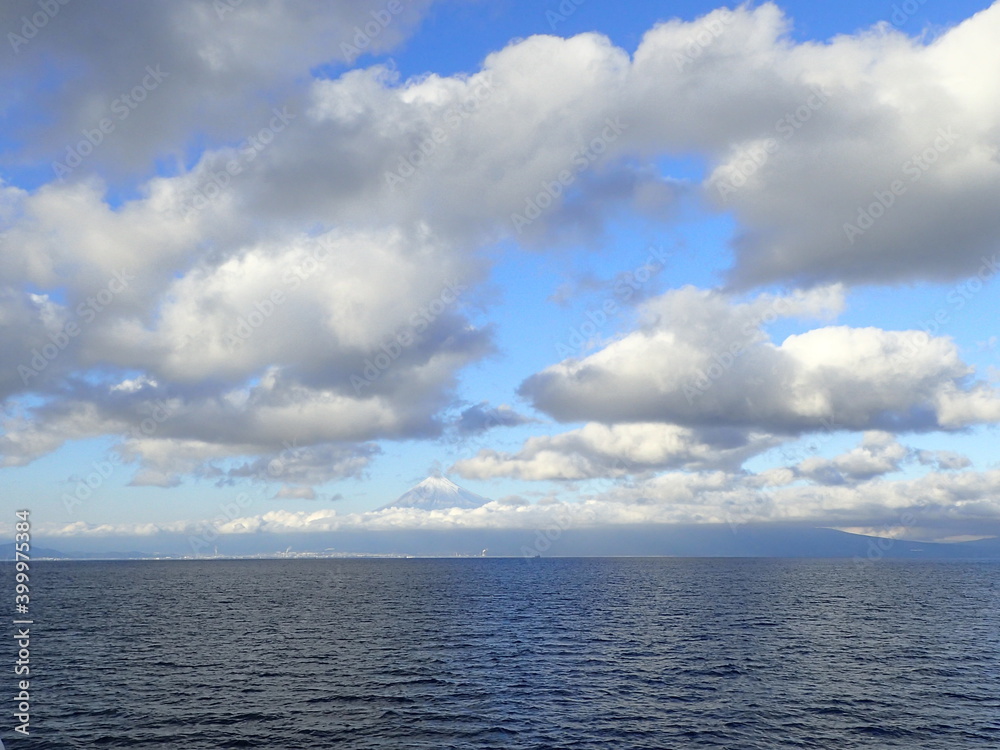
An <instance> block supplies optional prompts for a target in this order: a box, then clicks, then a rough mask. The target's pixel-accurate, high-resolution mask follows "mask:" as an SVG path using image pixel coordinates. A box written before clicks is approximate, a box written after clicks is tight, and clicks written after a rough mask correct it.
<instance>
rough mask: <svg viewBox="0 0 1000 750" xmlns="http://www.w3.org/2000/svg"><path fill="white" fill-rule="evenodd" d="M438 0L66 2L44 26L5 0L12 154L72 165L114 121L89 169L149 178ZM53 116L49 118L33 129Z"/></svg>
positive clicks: (377, 44)
mask: <svg viewBox="0 0 1000 750" xmlns="http://www.w3.org/2000/svg"><path fill="white" fill-rule="evenodd" d="M429 5H430V3H429V2H428V0H413V1H412V2H405V3H400V4H398V6H396V7H398V8H399V12H398V13H387V10H386V8H387V6H386V3H385V2H384V0H334V1H333V2H312V1H309V2H297V1H294V0H268V1H267V2H263V3H253V4H250V3H242V2H229V0H223V1H221V2H217V3H206V2H199V1H198V0H150V1H149V2H143V3H129V4H125V5H122V6H120V7H118V6H116V7H115V8H114V12H107V11H106V9H102V8H99V7H97V6H94V5H91V4H88V3H65V4H63V3H60V4H59V6H58V8H56V9H55V12H54V14H52V17H51V20H49V21H48V22H47V23H46V24H45V25H44V26H42V27H41V28H35V29H32V28H28V29H27V30H25V28H24V27H25V26H26V24H25V19H26V18H27V19H30V18H32V17H33V15H35V14H36V13H37V12H38V11H39V9H40V6H39V5H38V3H37V2H34V1H33V0H14V1H13V2H8V3H4V5H3V8H2V10H0V27H2V28H3V29H5V30H9V33H10V34H12V35H13V37H11V36H8V35H5V39H6V40H7V42H8V44H9V45H11V47H12V50H11V49H9V50H7V51H6V53H5V59H6V63H5V65H4V67H3V70H2V72H0V87H2V88H3V90H4V91H5V92H7V95H8V102H9V103H10V104H9V105H8V106H7V107H6V108H5V112H4V115H5V120H7V122H8V123H9V125H8V128H9V130H10V132H11V135H12V136H15V137H17V138H18V139H19V140H20V141H21V148H19V149H18V151H17V152H16V153H7V154H5V155H4V157H5V161H6V162H7V163H8V164H10V163H12V162H14V163H17V162H20V163H32V162H34V163H39V162H41V163H44V164H46V165H48V163H49V162H51V161H53V159H59V160H62V161H65V158H66V150H67V149H68V148H73V147H75V146H76V144H77V143H78V142H79V141H80V140H81V133H84V134H85V133H86V132H87V131H100V122H101V120H102V119H104V120H107V121H109V123H110V127H111V130H110V131H107V132H106V133H105V134H104V135H103V136H102V139H101V140H100V141H98V143H97V145H96V146H95V147H94V148H93V149H92V153H90V154H89V155H88V156H87V157H86V158H85V160H84V162H83V164H82V166H81V167H80V168H79V172H80V173H85V174H93V173H95V172H96V173H103V172H104V171H105V170H106V169H108V168H111V169H112V170H113V171H115V172H116V173H118V174H121V173H122V171H123V170H138V171H139V172H140V173H145V172H146V170H147V169H148V168H149V167H150V166H151V165H152V164H153V163H154V160H155V159H156V158H158V157H165V156H170V157H173V158H174V159H176V160H177V161H178V162H182V160H183V155H184V153H185V151H186V150H187V149H188V148H189V147H192V146H195V145H196V140H195V139H196V137H201V138H205V139H207V141H208V142H209V143H214V144H219V143H224V142H227V141H230V140H238V139H240V138H243V137H246V136H248V135H251V134H252V133H251V132H248V125H247V123H252V122H255V120H256V118H257V117H259V116H261V115H263V114H264V113H266V112H268V111H269V110H270V107H271V106H273V105H274V104H284V103H287V101H288V98H289V97H290V98H292V99H294V98H295V97H300V96H301V95H302V93H303V92H302V84H301V83H299V82H300V81H302V79H303V73H305V72H306V71H308V70H309V69H311V68H313V67H316V66H320V65H323V64H328V63H334V64H337V63H340V64H341V65H342V64H344V63H346V62H353V61H354V60H355V59H356V58H357V56H358V54H359V51H356V50H352V47H354V48H356V44H361V45H362V46H363V51H364V52H365V53H376V54H377V53H382V52H385V51H386V50H389V49H391V48H392V47H394V46H395V45H397V44H399V43H400V42H401V41H402V40H404V39H405V38H406V37H407V36H408V35H409V33H411V32H412V30H413V29H414V27H415V25H416V24H417V23H418V22H419V20H420V18H421V17H422V15H423V14H424V13H425V11H426V9H427V7H428V6H429ZM379 15H381V16H382V18H381V19H378V18H375V17H374V16H379ZM373 23H374V25H373ZM359 26H360V27H361V29H359V28H358V27H359ZM376 27H377V28H376ZM366 28H367V29H368V30H369V32H372V31H373V32H374V33H365V32H364V30H365V29H366ZM32 31H34V33H32ZM123 40H124V41H123ZM148 68H152V69H153V70H155V71H157V76H155V77H151V76H150V73H149V71H148ZM144 82H145V86H144ZM43 114H44V117H45V121H46V123H47V126H46V127H45V128H37V127H35V126H34V124H35V123H37V122H38V121H39V119H40V117H41V116H42V115H43ZM193 123H197V128H195V127H193ZM255 131H256V129H254V132H255ZM98 135H99V136H100V135H101V133H100V132H98ZM94 140H97V136H94V137H93V138H92V141H94Z"/></svg>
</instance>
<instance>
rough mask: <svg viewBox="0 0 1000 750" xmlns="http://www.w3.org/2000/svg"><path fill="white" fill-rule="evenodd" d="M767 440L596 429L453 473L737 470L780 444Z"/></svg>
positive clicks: (477, 461)
mask: <svg viewBox="0 0 1000 750" xmlns="http://www.w3.org/2000/svg"><path fill="white" fill-rule="evenodd" d="M780 442H781V440H780V438H775V437H774V436H771V435H766V434H746V433H744V432H742V431H740V430H734V429H726V428H722V429H699V430H694V429H689V428H685V427H678V426H676V425H665V424H656V423H637V424H622V425H612V426H607V425H602V424H596V423H591V424H588V425H585V426H584V427H582V428H580V429H579V430H573V431H570V432H565V433H562V434H559V435H553V436H538V437H532V438H529V439H528V440H527V441H526V442H525V444H524V446H523V447H522V448H521V450H519V451H518V452H517V453H513V454H511V453H503V452H499V451H495V450H488V449H487V450H482V451H480V452H479V454H478V455H476V456H474V457H473V458H468V459H464V460H461V461H458V462H457V463H456V464H455V465H454V466H453V467H452V470H453V471H456V472H457V473H459V474H460V475H461V476H463V477H466V478H469V479H486V478H494V477H512V478H515V479H527V480H541V479H567V480H569V479H572V480H578V479H593V478H596V477H619V476H624V475H627V474H638V473H642V472H649V471H654V470H662V469H681V468H682V469H687V470H695V471H697V470H703V469H706V468H721V467H725V468H729V469H735V468H737V467H738V466H740V465H741V464H742V463H743V462H744V461H745V460H746V459H747V458H749V457H750V456H753V455H755V454H757V453H761V452H763V451H765V450H767V449H768V448H771V447H773V446H774V445H776V444H778V443H780Z"/></svg>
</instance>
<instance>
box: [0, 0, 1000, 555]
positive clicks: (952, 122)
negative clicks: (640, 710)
mask: <svg viewBox="0 0 1000 750" xmlns="http://www.w3.org/2000/svg"><path fill="white" fill-rule="evenodd" d="M0 31H2V32H3V36H4V39H3V40H2V44H3V49H2V50H0V60H2V63H0V123H2V124H0V257H2V259H3V262H2V264H0V399H2V400H3V412H2V415H0V478H2V482H3V485H2V486H3V488H4V492H3V504H4V506H5V511H4V517H3V518H0V529H4V530H6V531H9V532H10V533H11V534H12V533H13V524H14V522H15V521H16V519H15V518H14V511H15V510H17V509H20V508H30V509H31V511H32V520H33V524H34V527H33V528H34V532H35V534H36V535H37V536H38V537H39V538H41V539H43V540H45V541H46V542H47V543H49V544H50V545H51V546H55V547H59V548H69V549H73V548H75V547H79V546H81V545H83V544H84V543H86V544H90V545H98V546H100V545H108V546H109V547H112V548H113V547H120V546H121V544H124V543H125V541H126V540H127V542H128V544H129V545H131V547H133V548H136V549H138V548H142V549H145V550H147V551H156V550H157V549H158V548H159V547H158V545H159V544H160V542H161V541H162V540H164V539H166V538H168V537H170V538H171V539H174V538H178V537H180V538H184V539H186V540H187V541H188V542H189V543H190V544H189V546H192V549H194V547H195V546H197V545H196V544H194V542H196V541H197V540H204V539H207V538H209V537H210V538H211V539H212V541H213V543H214V542H216V541H217V540H218V539H223V540H224V539H226V538H236V537H240V539H241V542H242V543H243V545H244V547H245V546H246V542H247V539H248V538H250V536H251V535H252V538H253V540H254V543H253V544H254V545H256V546H257V547H259V548H260V549H261V550H264V549H270V548H271V547H273V546H274V544H275V543H276V540H277V539H278V538H279V537H280V536H281V535H283V534H285V535H287V534H292V533H316V534H323V533H330V532H334V531H341V532H342V531H357V532H359V533H367V532H372V533H375V532H378V531H380V530H381V531H387V530H391V531H393V532H409V531H420V530H426V531H433V532H446V531H448V530H463V531H467V530H469V529H491V530H497V529H501V530H502V529H522V530H524V529H538V528H558V529H570V528H586V529H590V530H594V529H597V530H599V531H602V532H606V533H607V534H608V535H612V536H613V535H614V533H615V529H616V528H622V527H623V526H624V525H629V524H631V525H636V524H638V525H643V526H645V525H671V524H673V525H676V524H729V525H730V526H731V527H734V528H735V527H738V526H740V525H743V524H752V523H794V524H802V525H807V526H811V527H817V528H835V529H843V530H850V531H855V532H861V533H870V534H876V535H881V536H891V537H899V538H906V539H916V540H927V541H963V540H969V539H977V538H984V537H993V536H997V535H1000V464H998V462H997V458H996V453H995V448H994V446H995V445H996V439H997V432H996V426H997V424H998V422H1000V384H998V377H1000V371H998V369H997V367H998V358H997V353H998V346H997V342H998V339H997V333H996V328H995V324H994V321H995V319H996V310H997V291H996V286H995V284H994V277H995V276H996V275H997V272H998V269H1000V243H998V238H1000V212H998V211H997V206H998V198H1000V161H998V143H1000V100H998V99H997V97H996V95H995V94H996V91H995V81H996V79H997V74H998V73H1000V48H998V47H997V45H996V43H995V40H996V38H997V35H998V33H1000V5H998V6H992V7H991V6H989V5H988V4H987V3H985V2H952V3H934V2H926V1H923V2H922V1H921V0H908V1H907V2H902V3H885V4H879V3H875V4H871V3H864V4H862V3H854V2H849V3H836V4H832V3H828V4H821V5H818V6H817V5H816V4H813V3H805V2H789V3H781V4H772V3H761V4H747V5H740V6H732V7H728V6H717V5H714V4H711V3H703V2H685V3H665V2H635V3H629V4H628V5H627V6H622V5H621V4H612V3H606V2H601V0H563V2H561V3H560V2H555V1H554V0H549V1H547V2H526V1H525V2H521V1H520V0H478V1H476V0H448V1H442V2H432V1H431V0H375V1H373V2H368V1H367V0H356V1H353V2H326V3H320V2H301V1H300V2H295V1H292V0H270V1H267V2H265V1H261V2H253V0H244V1H243V2H239V1H238V0H215V1H214V2H207V1H200V0H172V1H171V2H167V1H166V0H154V1H150V2H144V3H127V2H112V1H110V0H104V1H103V2H93V3H80V2H65V3H63V2H60V1H59V0H52V2H21V1H20V0H18V1H15V2H9V3H6V4H5V5H4V7H3V9H2V10H0ZM437 474H443V475H445V476H447V477H449V478H451V479H452V480H453V481H455V482H458V483H459V484H460V485H461V486H463V487H466V488H468V489H469V490H471V491H473V492H476V493H478V494H480V495H483V496H484V497H488V498H490V499H491V500H492V502H490V503H489V504H487V505H486V506H484V507H482V508H479V509H475V510H458V509H455V510H451V511H414V510H412V509H408V510H406V511H402V510H384V511H377V510H376V509H377V508H379V507H381V506H383V505H384V504H385V503H386V502H388V501H390V500H392V499H393V498H395V497H397V496H398V495H400V494H402V493H403V492H405V491H406V490H408V489H409V488H410V487H411V486H413V485H414V484H415V483H417V482H419V481H420V480H421V479H423V478H424V477H427V476H429V475H437ZM317 538H320V537H317ZM251 546H253V545H251Z"/></svg>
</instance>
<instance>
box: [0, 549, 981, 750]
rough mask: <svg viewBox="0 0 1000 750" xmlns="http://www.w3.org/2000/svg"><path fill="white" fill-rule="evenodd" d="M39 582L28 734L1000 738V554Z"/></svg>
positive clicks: (403, 564) (946, 741) (47, 742)
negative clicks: (985, 558) (986, 558)
mask: <svg viewBox="0 0 1000 750" xmlns="http://www.w3.org/2000/svg"><path fill="white" fill-rule="evenodd" d="M7 580H9V576H8V577H7ZM32 588H33V601H34V611H33V613H32V614H33V615H34V618H35V620H36V625H35V626H33V628H32V636H33V638H32V643H31V646H32V649H31V659H32V682H31V697H32V725H31V729H32V734H31V738H30V739H28V740H24V739H21V738H18V737H17V736H16V735H13V734H12V733H11V731H10V727H11V726H12V722H13V720H12V718H8V719H7V720H6V722H5V724H4V727H3V734H2V736H3V739H4V741H5V742H6V743H7V747H8V750H10V749H11V748H14V749H16V748H46V749H47V750H61V749H62V748H187V749H196V748H268V749H271V748H275V749H281V750H285V749H293V748H302V749H310V748H323V749H326V748H343V749H345V750H346V749H353V748H373V749H374V748H378V749H380V750H381V749H385V750H404V749H406V748H427V749H428V750H430V749H431V748H433V749H434V750H441V749H443V748H539V749H541V748H560V749H562V748H581V749H582V748H588V749H589V748H594V749H595V750H596V749H597V748H600V749H601V750H605V749H607V748H612V749H618V748H620V749H623V750H624V749H629V748H741V749H743V748H761V749H765V748H766V749H767V750H773V749H774V748H831V749H836V750H850V749H851V748H907V749H908V750H914V749H917V748H961V749H964V748H978V747H983V748H998V747H1000V625H998V612H1000V606H998V605H1000V565H998V564H997V563H961V562H946V563H927V562H905V561H901V562H881V563H864V564H858V563H855V562H854V561H850V560H848V561H826V560H818V561H817V560H765V559H750V560H747V559H725V560H720V559H710V560H706V559H536V560H502V559H460V560H346V561H336V560H312V561H304V560H302V561H300V560H287V561H203V562H193V561H192V562H182V561H176V562H167V561H164V562H107V563H105V562H66V563H48V564H45V563H38V564H36V565H35V571H34V576H33V579H32ZM7 640H8V644H7V645H6V646H5V651H4V658H5V659H6V660H7V663H8V664H10V663H12V662H13V658H14V657H13V649H12V648H11V646H10V643H9V641H11V640H12V639H9V638H8V639H7ZM3 671H4V673H7V674H8V675H9V677H8V679H7V680H4V681H2V689H3V690H4V691H5V692H6V693H7V695H5V696H4V699H5V700H4V703H5V705H6V706H7V707H8V709H9V708H10V707H11V706H12V705H13V691H14V689H15V688H14V682H13V675H12V674H11V673H10V672H9V671H8V668H7V667H3ZM8 697H9V700H8ZM10 713H11V711H9V710H7V711H4V714H5V715H8V716H9V714H10Z"/></svg>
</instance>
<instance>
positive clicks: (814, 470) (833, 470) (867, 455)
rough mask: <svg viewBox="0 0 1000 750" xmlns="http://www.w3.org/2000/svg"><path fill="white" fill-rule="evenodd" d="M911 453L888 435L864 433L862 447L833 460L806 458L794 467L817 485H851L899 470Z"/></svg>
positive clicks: (883, 433)
mask: <svg viewBox="0 0 1000 750" xmlns="http://www.w3.org/2000/svg"><path fill="white" fill-rule="evenodd" d="M909 456H910V451H909V450H908V449H907V448H906V447H905V446H903V445H901V444H900V443H899V442H898V441H897V440H896V438H895V437H894V436H892V435H891V434H889V433H887V432H877V431H872V432H867V433H865V436H864V440H863V441H862V443H861V445H860V446H858V447H857V448H855V449H854V450H852V451H849V452H848V453H844V454H841V455H839V456H836V457H835V458H832V459H826V458H821V457H819V456H815V457H811V458H807V459H805V460H804V461H801V462H800V463H799V464H798V465H797V466H795V467H794V471H795V474H796V475H797V476H799V477H803V478H806V479H810V480H812V481H814V482H816V483H818V484H828V485H837V484H852V483H856V482H859V481H867V480H869V479H873V478H875V477H878V476H882V475H883V474H891V473H892V472H896V471H899V470H900V469H901V467H902V464H903V462H904V461H905V460H906V459H907V458H909Z"/></svg>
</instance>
